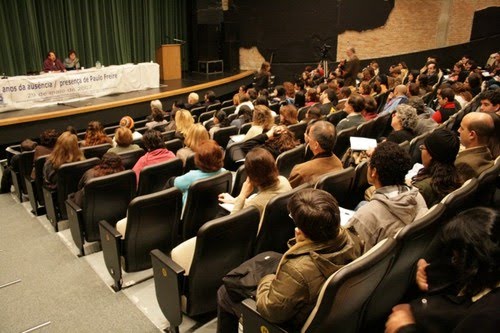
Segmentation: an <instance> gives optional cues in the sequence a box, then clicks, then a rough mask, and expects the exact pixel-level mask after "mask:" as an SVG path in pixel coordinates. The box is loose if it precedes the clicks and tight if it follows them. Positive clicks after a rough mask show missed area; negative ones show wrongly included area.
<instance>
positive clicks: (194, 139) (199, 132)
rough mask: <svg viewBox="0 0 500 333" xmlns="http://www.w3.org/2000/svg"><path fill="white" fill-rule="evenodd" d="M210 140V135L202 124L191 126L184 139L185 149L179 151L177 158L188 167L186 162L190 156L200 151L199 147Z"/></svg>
mask: <svg viewBox="0 0 500 333" xmlns="http://www.w3.org/2000/svg"><path fill="white" fill-rule="evenodd" d="M208 139H209V134H208V132H207V130H206V128H205V126H203V125H202V124H200V123H196V124H194V125H193V126H191V127H190V128H189V130H188V132H187V134H186V138H185V139H184V148H181V149H179V150H178V151H177V154H176V155H177V157H178V158H180V159H181V160H182V164H183V165H184V166H185V165H186V160H187V159H188V157H189V156H191V155H192V154H194V153H195V152H196V150H197V149H198V147H199V145H200V144H201V143H202V142H203V141H206V140H208Z"/></svg>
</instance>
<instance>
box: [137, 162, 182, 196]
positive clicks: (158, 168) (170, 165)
mask: <svg viewBox="0 0 500 333" xmlns="http://www.w3.org/2000/svg"><path fill="white" fill-rule="evenodd" d="M182 172H183V165H182V160H181V159H179V158H173V159H170V160H168V161H166V162H161V163H157V164H153V165H148V166H147V167H144V169H142V170H141V172H140V174H139V185H138V187H137V195H145V194H150V193H154V192H158V191H161V190H162V189H164V188H165V186H166V185H167V182H168V180H169V179H170V178H172V177H177V176H180V175H182Z"/></svg>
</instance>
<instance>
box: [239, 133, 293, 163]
mask: <svg viewBox="0 0 500 333" xmlns="http://www.w3.org/2000/svg"><path fill="white" fill-rule="evenodd" d="M298 144H299V140H296V139H295V136H294V134H293V132H291V131H290V130H289V129H288V128H287V127H286V126H283V125H280V126H274V127H273V128H271V129H270V130H269V131H267V132H266V133H262V134H259V135H257V136H254V137H253V138H251V139H248V140H246V141H244V142H243V145H242V146H241V150H242V151H243V152H244V153H245V154H247V153H248V152H249V151H251V150H252V149H254V148H255V147H260V148H264V149H266V150H267V151H269V152H270V153H271V154H272V155H273V157H274V158H275V159H276V158H277V157H278V156H279V155H280V154H281V153H283V152H285V151H288V150H290V149H292V148H295V147H296V146H297V145H298Z"/></svg>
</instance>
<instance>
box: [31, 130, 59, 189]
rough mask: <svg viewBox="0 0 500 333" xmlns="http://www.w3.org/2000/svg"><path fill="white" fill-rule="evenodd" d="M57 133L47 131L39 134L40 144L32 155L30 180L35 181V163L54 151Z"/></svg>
mask: <svg viewBox="0 0 500 333" xmlns="http://www.w3.org/2000/svg"><path fill="white" fill-rule="evenodd" d="M58 137H59V132H57V131H56V130H55V129H48V130H45V131H43V132H42V134H40V143H39V144H38V145H37V146H36V147H35V154H34V155H33V170H32V171H31V179H35V168H34V166H35V161H36V160H37V159H38V158H39V157H41V156H44V155H49V154H50V153H52V151H53V150H54V146H55V145H56V142H57V138H58Z"/></svg>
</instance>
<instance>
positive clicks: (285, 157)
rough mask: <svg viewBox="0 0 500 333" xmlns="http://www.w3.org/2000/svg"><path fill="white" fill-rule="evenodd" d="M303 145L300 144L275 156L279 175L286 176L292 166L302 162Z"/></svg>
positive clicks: (288, 174)
mask: <svg viewBox="0 0 500 333" xmlns="http://www.w3.org/2000/svg"><path fill="white" fill-rule="evenodd" d="M304 153H305V145H304V144H300V145H298V146H297V147H295V148H292V149H290V150H287V151H284V152H282V153H281V154H279V155H278V157H277V158H276V166H277V167H278V172H279V174H280V175H281V176H283V177H285V178H288V176H290V172H291V171H292V169H293V167H294V166H295V165H297V164H300V163H302V162H304Z"/></svg>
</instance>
